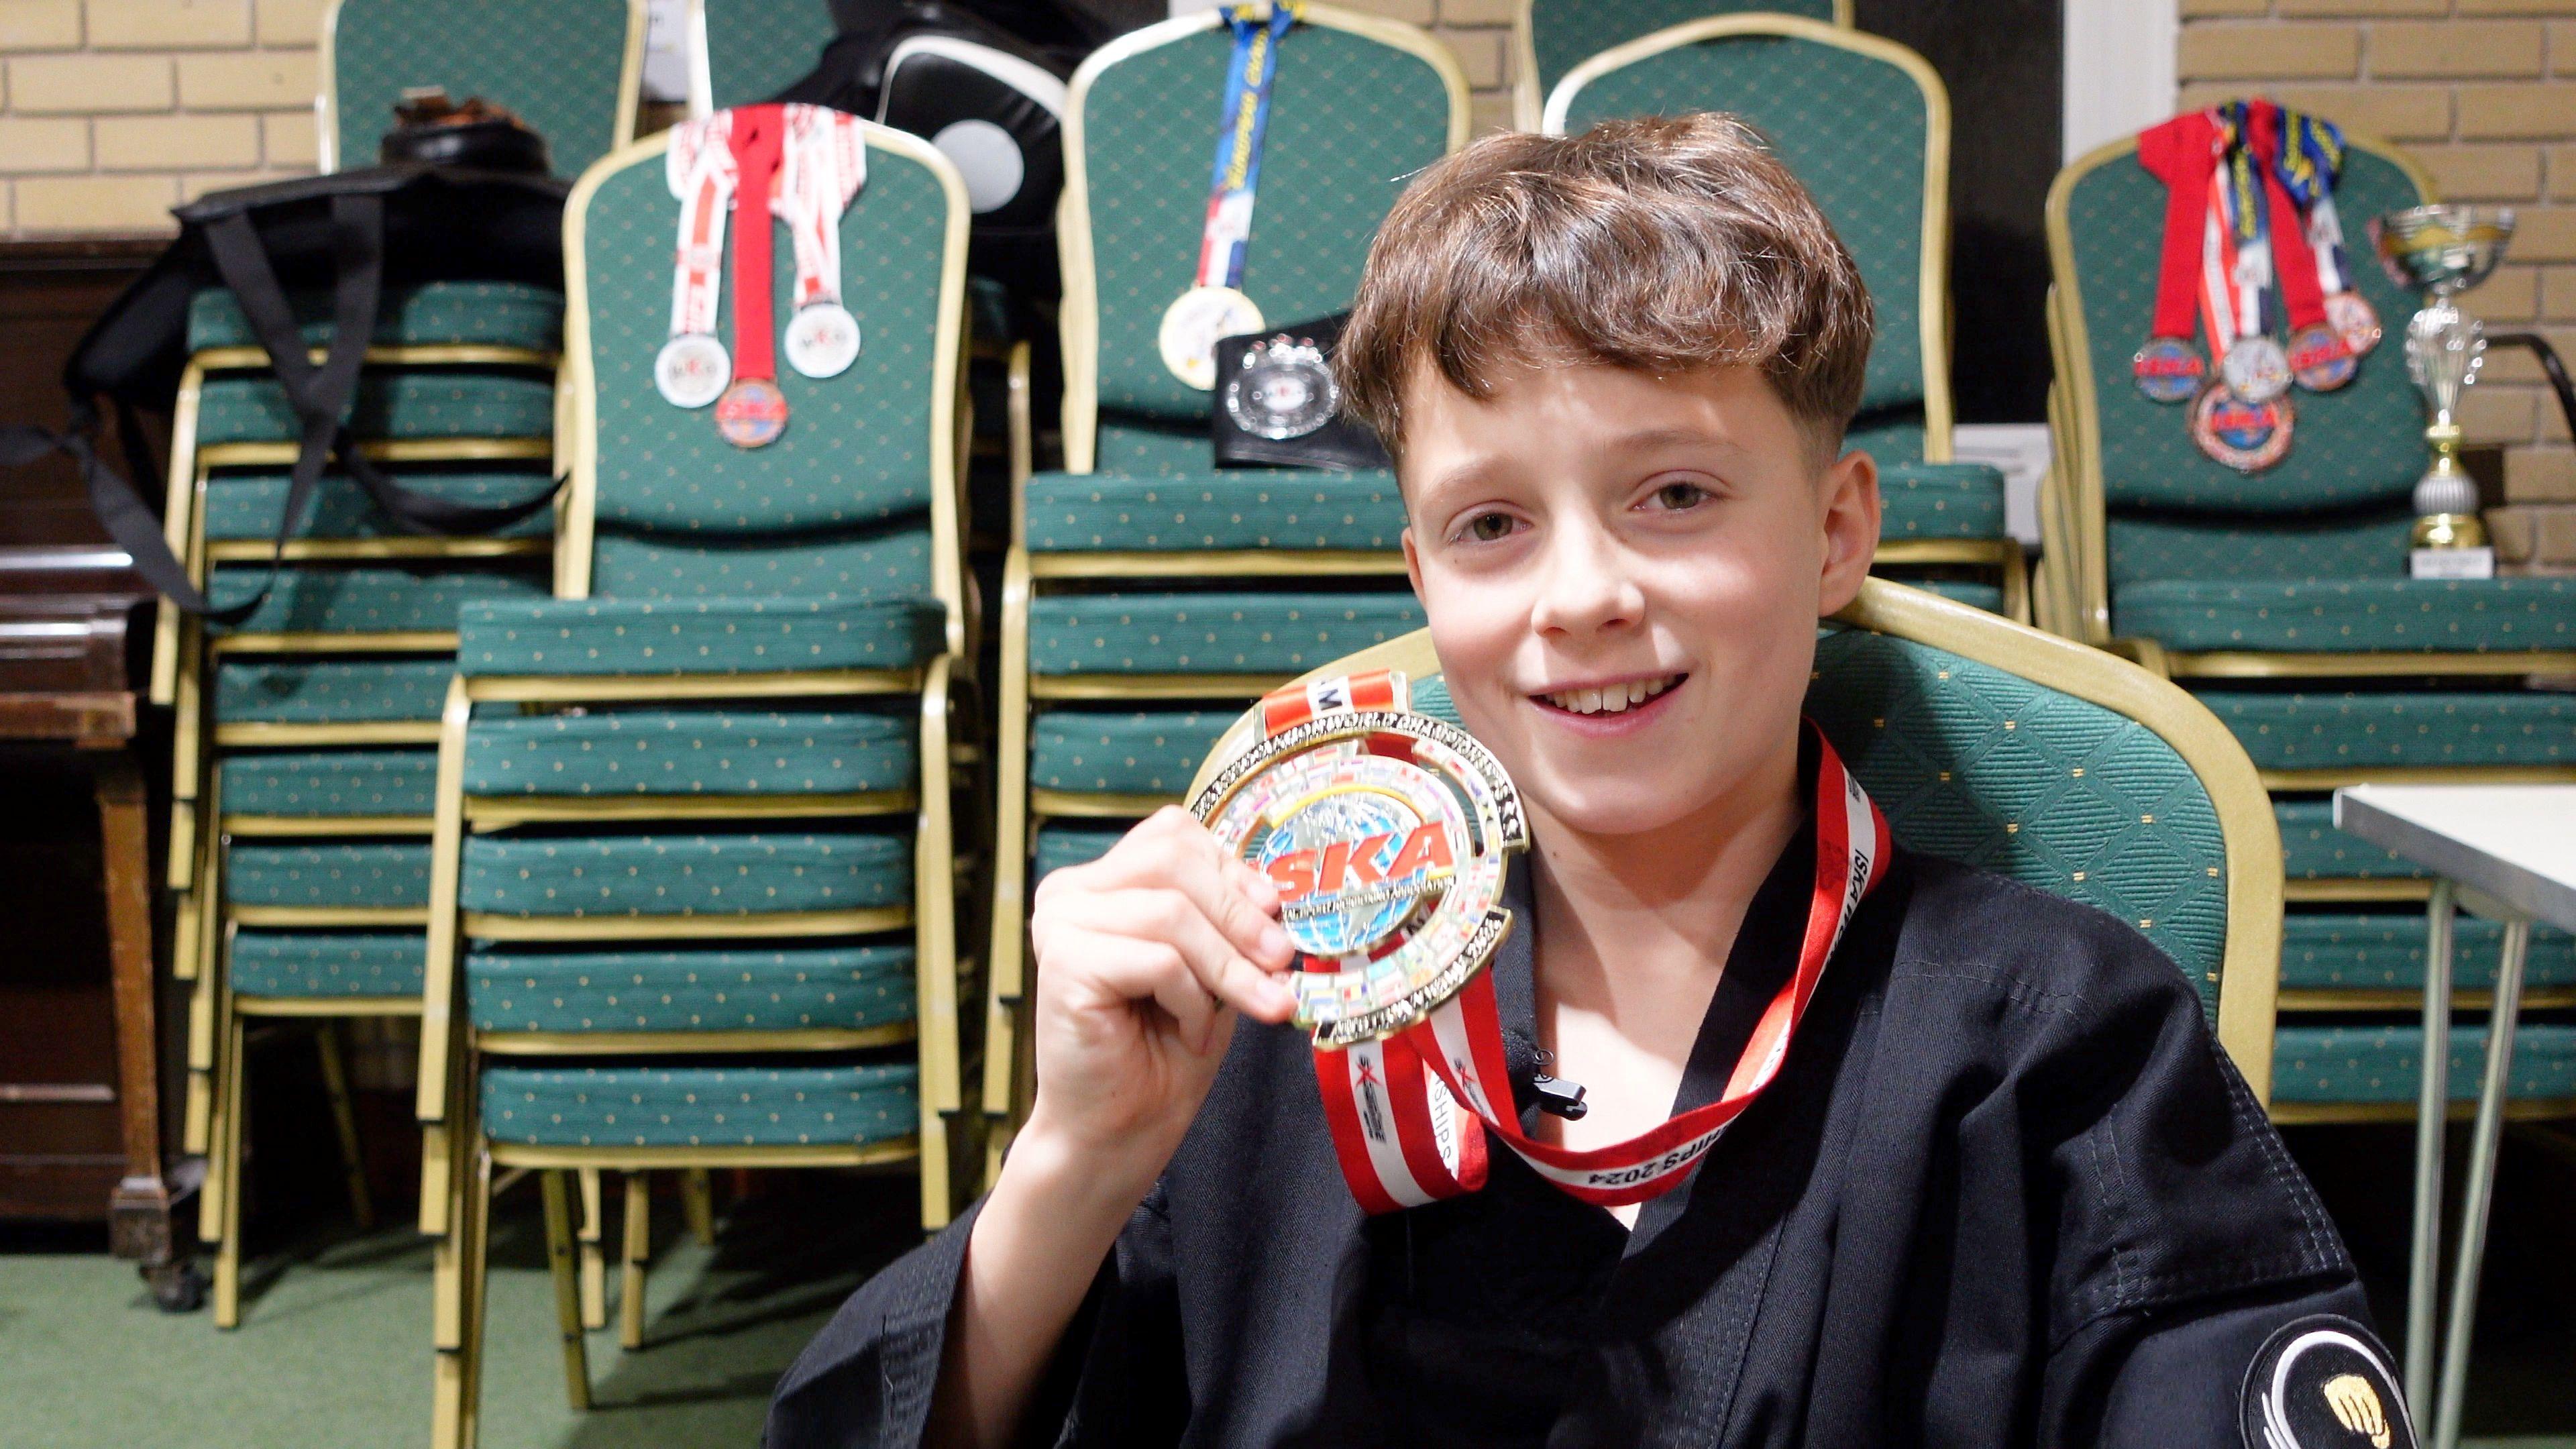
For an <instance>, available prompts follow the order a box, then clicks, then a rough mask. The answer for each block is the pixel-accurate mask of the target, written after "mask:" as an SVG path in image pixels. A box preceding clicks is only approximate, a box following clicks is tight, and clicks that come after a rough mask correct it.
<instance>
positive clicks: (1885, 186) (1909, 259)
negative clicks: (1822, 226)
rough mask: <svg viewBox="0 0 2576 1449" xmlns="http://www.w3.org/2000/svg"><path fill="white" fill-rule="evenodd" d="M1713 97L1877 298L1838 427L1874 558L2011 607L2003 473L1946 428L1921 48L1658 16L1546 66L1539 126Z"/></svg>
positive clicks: (1940, 280)
mask: <svg viewBox="0 0 2576 1449" xmlns="http://www.w3.org/2000/svg"><path fill="white" fill-rule="evenodd" d="M1686 111H1728V112H1732V113H1734V114H1735V115H1738V116H1741V117H1742V118H1743V119H1744V120H1746V121H1747V122H1749V123H1750V124H1752V125H1753V126H1754V127H1755V128H1756V129H1758V130H1760V131H1761V132H1762V134H1763V135H1764V137H1765V138H1766V139H1767V140H1769V142H1770V143H1771V145H1772V147H1773V148H1774V149H1775V150H1776V151H1777V153H1778V154H1779V156H1780V158H1781V160H1783V161H1785V162H1786V163H1787V164H1788V166H1789V169H1790V170H1792V171H1794V172H1796V173H1797V175H1798V178H1799V180H1801V181H1803V182H1805V183H1806V185H1807V187H1808V189H1809V190H1811V191H1813V192H1814V193H1815V197H1816V202H1817V204H1818V205H1819V206H1821V207H1823V208H1824V212H1825V215H1826V216H1827V217H1828V218H1829V219H1831V220H1832V222H1833V224H1834V229H1835V231H1837V232H1838V233H1840V234H1841V236H1842V239H1843V242H1844V244H1845V245H1846V246H1848V247H1850V248H1851V252H1852V256H1853V259H1854V260H1856V261H1857V262H1858V263H1859V264H1860V273H1861V279H1862V280H1863V281H1864V282H1866V283H1867V284H1868V286H1869V292H1870V297H1871V299H1872V301H1873V303H1874V304H1875V306H1876V308H1877V314H1878V340H1877V342H1876V343H1875V345H1873V346H1872V347H1871V349H1870V355H1869V370H1868V375H1867V380H1866V382H1865V384H1864V386H1863V390H1862V394H1861V413H1860V416H1859V417H1858V418H1857V419H1855V420H1854V422H1853V424H1852V428H1851V433H1850V436H1849V438H1848V442H1849V445H1850V446H1852V447H1854V448H1860V449H1864V450H1866V451H1867V452H1869V453H1870V454H1871V456H1873V457H1875V458H1876V459H1877V460H1878V466H1879V488H1880V492H1881V494H1882V495H1883V496H1884V498H1885V499H1886V516H1885V521H1884V523H1883V524H1882V525H1881V527H1880V530H1879V538H1880V543H1879V550H1878V563H1879V566H1880V567H1881V568H1882V569H1887V570H1892V571H1895V572H1898V573H1899V574H1901V575H1903V576H1905V577H1907V578H1908V580H1909V581H1910V582H1916V583H1919V584H1920V585H1921V586H1923V587H1927V588H1931V589H1934V590H1936V591H1939V592H1942V593H1946V594H1949V595H1950V596H1951V597H1953V598H1957V599H1959V600H1961V601H1962V602H1966V603H1972V604H1975V605H1977V606H1978V607H1980V608H1984V609H1988V610H1993V611H1996V612H2000V613H2004V614H2007V615H2010V616H2011V617H2013V618H2015V619H2018V620H2022V621H2024V622H2027V621H2028V620H2029V618H2030V602H2029V592H2028V582H2027V576H2026V574H2025V572H2024V569H2023V565H2022V553H2021V545H2020V543H2019V542H2018V541H2016V540H2015V539H2014V538H2013V537H2012V535H2011V534H2009V533H2008V532H2006V531H2005V528H2004V480H2003V474H2002V473H2001V472H2000V471H1998V470H1996V469H1994V468H1992V467H1989V466H1987V465H1985V464H1982V463H1961V462H1957V461H1954V460H1953V458H1952V456H1951V444H1950V425H1951V407H1950V276H1949V255H1950V219H1949V185H1950V180H1949V178H1950V100H1949V95H1948V92H1946V91H1945V90H1944V89H1943V88H1942V85H1941V78H1940V76H1939V75H1937V74H1935V73H1934V72H1933V69H1932V67H1931V64H1930V63H1929V62H1927V61H1925V60H1924V59H1923V57H1921V56H1919V55H1917V54H1915V53H1914V52H1913V51H1910V50H1908V49H1906V48H1905V47H1904V46H1901V45H1898V44H1896V43H1895V42H1894V41H1890V40H1882V39H1880V38H1878V37H1877V36H1873V35H1863V34H1860V33H1859V32H1857V31H1854V30H1851V29H1848V28H1846V27H1842V26H1835V25H1827V24H1823V23H1821V22H1818V21H1813V20H1801V19H1796V18H1794V17H1788V16H1780V15H1732V16H1720V17H1716V18H1713V19H1707V20H1696V21H1692V22H1689V23H1687V24H1682V25H1675V26H1673V27H1671V28H1670V29H1666V30H1659V31H1656V32H1655V33H1653V34H1651V35H1648V36H1646V37H1644V38H1643V39H1640V40H1635V41H1632V42H1630V43H1628V44H1626V45H1622V46H1620V47H1618V48H1616V49H1614V50H1610V51H1606V52H1604V53H1602V54H1600V55H1596V56H1594V57H1593V58H1592V59H1590V60H1587V61H1584V62H1583V63H1581V64H1580V65H1577V66H1576V67H1574V69H1573V70H1571V71H1570V72H1568V73H1567V74H1566V76H1565V78H1564V79H1563V80H1562V81H1560V82H1558V84H1557V86H1556V89H1555V91H1554V92H1553V93H1552V94H1551V95H1550V96H1549V98H1548V105H1547V112H1546V115H1545V117H1544V120H1545V123H1546V129H1547V130H1548V131H1549V132H1550V133H1551V134H1557V135H1563V134H1567V133H1570V132H1576V131H1581V130H1583V129H1585V128H1587V127H1589V126H1591V125H1593V124H1594V123H1596V122H1599V121H1604V120H1609V119H1613V118H1615V117H1620V116H1640V115H1668V114H1678V113H1681V112H1686Z"/></svg>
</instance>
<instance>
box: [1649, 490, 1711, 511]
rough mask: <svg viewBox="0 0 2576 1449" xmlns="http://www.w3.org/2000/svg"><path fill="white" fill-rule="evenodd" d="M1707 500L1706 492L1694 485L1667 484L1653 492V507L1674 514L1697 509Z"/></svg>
mask: <svg viewBox="0 0 2576 1449" xmlns="http://www.w3.org/2000/svg"><path fill="white" fill-rule="evenodd" d="M1707 498H1708V490H1707V489H1705V488H1702V487H1700V486H1699V485H1698V484H1696V483H1667V484H1665V485H1664V486H1663V487H1661V488H1658V489H1656V490H1655V506H1656V507H1658V508H1665V509H1670V510H1672V511H1673V512H1675V513H1679V512H1681V511H1682V510H1683V509H1686V508H1697V507H1698V506H1699V505H1700V504H1701V503H1702V502H1705V501H1706V500H1707Z"/></svg>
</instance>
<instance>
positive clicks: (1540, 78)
mask: <svg viewBox="0 0 2576 1449" xmlns="http://www.w3.org/2000/svg"><path fill="white" fill-rule="evenodd" d="M1747 11H1761V12H1767V13H1771V14H1777V15H1794V16H1797V17H1799V18H1801V19H1805V20H1823V21H1830V22H1832V23H1834V24H1836V25H1846V26H1847V25H1849V24H1851V23H1852V5H1851V0H1521V4H1520V14H1519V16H1518V17H1517V19H1518V23H1517V24H1515V25H1514V26H1513V27H1512V46H1513V49H1514V50H1515V51H1517V52H1518V58H1519V62H1520V63H1519V65H1518V66H1517V67H1516V69H1515V72H1514V73H1515V74H1517V75H1518V76H1519V77H1520V78H1521V79H1520V82H1519V84H1518V85H1517V86H1516V87H1515V88H1514V96H1515V109H1517V110H1518V111H1519V112H1520V113H1521V114H1520V124H1521V126H1522V127H1523V128H1524V129H1527V130H1536V129H1538V122H1539V110H1540V108H1541V107H1542V106H1544V105H1545V104H1546V102H1547V97H1548V94H1549V93H1550V92H1552V91H1554V90H1555V89H1556V83H1557V82H1558V81H1561V80H1563V79H1565V73H1566V72H1567V71H1570V70H1572V69H1574V68H1575V67H1576V66H1578V65H1581V64H1582V63H1583V62H1585V61H1587V60H1589V59H1591V58H1592V57H1594V56H1596V55H1599V54H1600V53H1601V52H1603V51H1605V50H1608V49H1610V48H1611V47H1612V46H1618V45H1625V44H1627V43H1628V42H1629V41H1632V40H1635V39H1637V38H1639V37H1641V36H1646V35H1652V34H1654V33H1655V32H1656V31H1658V30H1662V29H1664V28H1665V27H1667V26H1672V25H1680V24H1683V23H1684V22H1686V21H1692V20H1701V19H1705V18H1707V17H1708V16H1711V15H1733V14H1738V13H1742V12H1747Z"/></svg>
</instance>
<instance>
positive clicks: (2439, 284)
mask: <svg viewBox="0 0 2576 1449" xmlns="http://www.w3.org/2000/svg"><path fill="white" fill-rule="evenodd" d="M2512 236H2513V213H2512V212H2510V211H2506V210H2501V209H2498V208H2495V207H2484V206H2413V207H2408V208H2407V209H2406V210H2404V211H2392V212H2390V213H2389V214H2387V215H2386V216H2383V217H2379V218H2377V219H2376V220H2374V221H2372V222H2371V224H2370V237H2371V241H2372V243H2373V245H2374V246H2375V247H2376V248H2377V250H2378V252H2379V263H2380V265H2381V266H2383V267H2385V268H2387V270H2388V275H2389V276H2390V277H2391V278H2393V279H2395V281H2396V283H2397V285H2399V286H2401V287H2409V288H2413V289H2415V290H2418V291H2422V292H2426V293H2429V294H2430V297H2429V299H2428V300H2427V301H2426V302H2425V304H2424V309H2423V310H2422V311H2420V312H2417V313H2416V314H2415V316H2414V319H2413V320H2412V321H2410V322H2408V323H2407V324H2406V373H2407V376H2409V377H2411V378H2413V379H2414V380H2415V386H2416V388H2417V389H2418V390H2419V391H2421V392H2422V393H2423V394H2424V401H2425V404H2426V406H2427V407H2429V408H2430V409H2431V411H2432V415H2433V421H2432V423H2431V424H2430V425H2429V426H2427V427H2426V428H2425V429H2424V441H2425V442H2426V443H2428V444H2429V445H2431V447H2432V449H2433V466H2432V467H2431V468H2429V469H2427V470H2426V471H2425V473H2424V476H2423V477H2421V478H2419V479H2417V480H2416V482H2415V512H2416V515H2417V517H2416V522H2415V534H2414V546H2415V547H2417V548H2476V547H2478V546H2479V545H2481V544H2484V543H2485V542H2486V541H2487V539H2486V526H2485V525H2484V524H2482V523H2480V522H2479V521H2478V489H2477V485H2476V484H2475V483H2474V482H2472V481H2471V480H2470V478H2469V475H2468V474H2467V473H2465V472H2463V471H2461V468H2460V437H2461V432H2460V423H2459V411H2460V395H2461V394H2462V393H2464V392H2467V391H2468V389H2469V385H2470V384H2471V383H2474V382H2476V381H2477V380H2478V364H2479V363H2481V362H2483V361H2485V360H2486V353H2487V338H2486V328H2485V327H2484V326H2483V325H2481V324H2480V323H2479V322H2478V320H2477V319H2476V318H2474V317H2471V316H2468V315H2467V314H2465V313H2463V312H2462V311H2461V310H2460V308H2459V304H2458V301H2457V300H2456V299H2457V298H2458V296H2459V294H2460V293H2462V292H2465V291H2467V290H2468V289H2469V288H2471V287H2474V286H2476V285H2477V284H2478V283H2480V282H2483V281H2485V280H2486V279H2487V274H2488V273H2489V272H2492V271H2494V270H2495V267H2496V263H2497V262H2499V261H2502V260H2503V259H2504V248H2505V243H2506V242H2507V241H2508V240H2510V239H2511V238H2512Z"/></svg>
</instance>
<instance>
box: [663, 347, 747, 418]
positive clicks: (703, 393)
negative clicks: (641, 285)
mask: <svg viewBox="0 0 2576 1449" xmlns="http://www.w3.org/2000/svg"><path fill="white" fill-rule="evenodd" d="M732 381H733V356H732V354H730V353H728V352H726V351H725V347H724V344H723V343H721V342H718V341H717V340H715V338H713V337H711V336H709V335H707V334H706V333H704V332H683V333H681V334H680V335H679V336H677V337H674V338H672V339H671V340H670V341H668V342H665V343H663V344H662V351H661V352H660V354H658V355H657V356H655V357H654V359H653V386H654V387H655V388H657V389H659V390H660V391H661V394H662V400H663V401H664V402H667V403H669V404H670V405H671V406H673V407H675V408H702V407H705V406H706V405H707V404H709V403H712V402H714V401H715V400H716V399H717V398H720V397H722V396H724V390H725V384H727V383H729V382H732Z"/></svg>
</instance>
